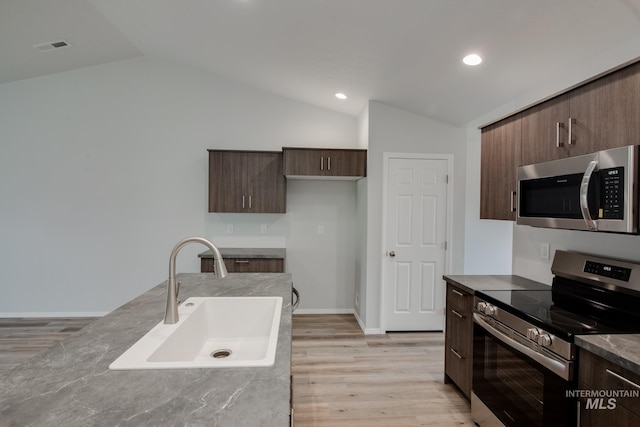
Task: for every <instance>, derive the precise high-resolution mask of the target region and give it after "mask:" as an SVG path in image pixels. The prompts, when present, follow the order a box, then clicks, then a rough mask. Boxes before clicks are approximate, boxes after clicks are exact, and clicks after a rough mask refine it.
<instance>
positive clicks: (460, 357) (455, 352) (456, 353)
mask: <svg viewBox="0 0 640 427" xmlns="http://www.w3.org/2000/svg"><path fill="white" fill-rule="evenodd" d="M451 352H452V353H453V354H455V355H456V356H457V357H458V359H464V357H462V356H460V353H458V352H457V351H455V350H454V349H451Z"/></svg>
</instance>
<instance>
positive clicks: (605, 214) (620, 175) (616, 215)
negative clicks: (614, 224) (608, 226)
mask: <svg viewBox="0 0 640 427" xmlns="http://www.w3.org/2000/svg"><path fill="white" fill-rule="evenodd" d="M599 174H600V200H601V203H600V211H599V212H598V217H599V218H602V219H624V215H623V212H624V167H617V168H610V169H600V172H599Z"/></svg>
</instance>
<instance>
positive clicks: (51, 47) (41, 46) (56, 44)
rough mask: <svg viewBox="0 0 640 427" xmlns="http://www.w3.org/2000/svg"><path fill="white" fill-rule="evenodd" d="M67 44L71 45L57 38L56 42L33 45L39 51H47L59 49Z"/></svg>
mask: <svg viewBox="0 0 640 427" xmlns="http://www.w3.org/2000/svg"><path fill="white" fill-rule="evenodd" d="M67 46H71V45H70V44H69V43H67V42H66V41H64V40H58V41H56V42H49V43H42V44H36V45H34V46H33V47H35V48H36V49H38V50H39V51H40V52H47V51H49V50H54V49H60V48H63V47H67Z"/></svg>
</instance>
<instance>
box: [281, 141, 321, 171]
mask: <svg viewBox="0 0 640 427" xmlns="http://www.w3.org/2000/svg"><path fill="white" fill-rule="evenodd" d="M322 161H323V155H322V150H315V149H298V148H285V149H284V174H285V175H320V173H321V169H322V164H321V162H322Z"/></svg>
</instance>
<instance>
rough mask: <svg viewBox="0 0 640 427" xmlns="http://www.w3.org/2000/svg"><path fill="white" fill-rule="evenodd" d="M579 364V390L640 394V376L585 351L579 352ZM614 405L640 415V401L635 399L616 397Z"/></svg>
mask: <svg viewBox="0 0 640 427" xmlns="http://www.w3.org/2000/svg"><path fill="white" fill-rule="evenodd" d="M579 363H580V366H579V368H578V378H579V383H580V387H581V388H584V389H588V390H629V391H632V392H633V393H639V392H640V375H638V374H636V373H634V372H631V371H628V370H627V369H625V368H623V367H621V366H619V365H616V364H615V363H612V362H609V361H608V360H605V359H603V358H602V357H600V356H597V355H595V354H593V353H591V352H589V351H585V350H580V359H579ZM616 404H617V405H619V406H623V407H625V408H627V409H628V410H630V411H631V412H633V413H634V414H636V415H640V399H639V398H637V397H627V398H625V397H618V398H616Z"/></svg>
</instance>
